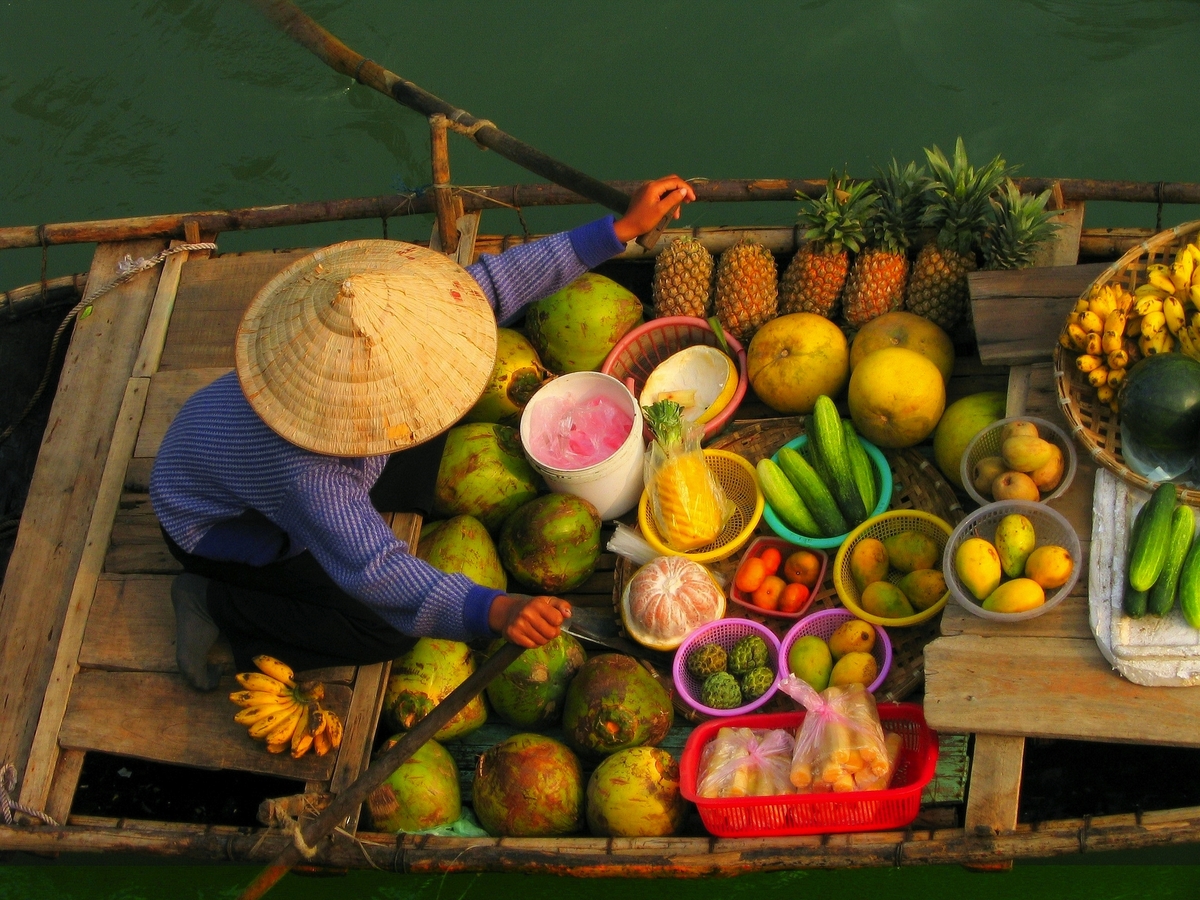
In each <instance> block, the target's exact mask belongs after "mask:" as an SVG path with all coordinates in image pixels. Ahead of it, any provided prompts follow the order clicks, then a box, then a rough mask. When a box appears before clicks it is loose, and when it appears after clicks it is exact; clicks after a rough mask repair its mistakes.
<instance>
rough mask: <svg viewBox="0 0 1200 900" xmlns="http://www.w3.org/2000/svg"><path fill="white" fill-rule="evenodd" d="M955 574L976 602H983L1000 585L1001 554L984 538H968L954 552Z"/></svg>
mask: <svg viewBox="0 0 1200 900" xmlns="http://www.w3.org/2000/svg"><path fill="white" fill-rule="evenodd" d="M954 572H955V574H957V575H958V580H959V581H961V582H962V583H963V586H964V587H966V589H967V590H968V591H970V592H971V593H972V594H973V595H974V596H975V599H976V600H982V599H984V598H985V597H987V596H988V595H989V594H991V593H992V591H994V590H996V587H997V585H999V584H1000V576H1001V574H1002V570H1001V566H1000V554H999V553H997V552H996V548H995V547H993V546H992V545H991V544H990V543H989V542H987V541H985V540H984V539H983V538H979V537H973V538H967V539H966V540H965V541H963V542H962V543H961V544H959V545H958V549H957V550H956V551H955V552H954Z"/></svg>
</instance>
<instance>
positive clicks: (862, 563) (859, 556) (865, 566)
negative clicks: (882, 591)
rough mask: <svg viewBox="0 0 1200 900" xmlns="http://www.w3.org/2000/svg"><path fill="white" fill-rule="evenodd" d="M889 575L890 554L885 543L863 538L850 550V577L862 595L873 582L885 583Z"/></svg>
mask: <svg viewBox="0 0 1200 900" xmlns="http://www.w3.org/2000/svg"><path fill="white" fill-rule="evenodd" d="M887 573H888V552H887V549H886V548H885V547H884V546H883V541H880V540H877V539H876V538H870V537H869V538H863V539H862V540H861V541H859V542H858V543H857V544H855V545H854V547H853V548H852V549H851V550H850V577H851V578H853V579H854V584H855V585H856V586H857V587H858V590H859V592H860V593H861V592H862V591H863V590H865V589H866V587H867V585H868V584H870V583H871V582H873V581H883V580H884V579H885V578H887Z"/></svg>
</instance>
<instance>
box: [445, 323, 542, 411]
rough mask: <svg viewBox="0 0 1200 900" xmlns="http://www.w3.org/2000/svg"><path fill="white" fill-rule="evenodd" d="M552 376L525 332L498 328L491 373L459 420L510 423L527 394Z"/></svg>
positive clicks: (531, 393)
mask: <svg viewBox="0 0 1200 900" xmlns="http://www.w3.org/2000/svg"><path fill="white" fill-rule="evenodd" d="M553 377H554V376H553V375H552V374H551V372H550V370H549V369H547V368H546V367H545V366H543V365H542V360H541V358H540V357H539V356H538V352H537V350H535V349H534V348H533V344H531V343H529V339H528V338H527V337H525V335H523V334H521V332H519V331H517V330H515V329H513V328H498V329H496V366H495V368H494V369H492V377H491V379H490V380H489V381H488V383H487V387H485V388H484V389H483V395H482V396H481V397H480V398H479V400H477V401H476V403H475V405H474V406H473V407H471V409H470V410H469V411H468V412H467V414H466V415H465V416H463V421H464V422H499V423H501V424H504V425H514V424H516V422H517V420H518V419H520V417H521V412H522V410H524V409H525V404H526V403H528V402H529V398H530V397H532V396H533V395H534V394H535V393H537V390H538V388H540V387H541V386H542V385H543V384H545V383H546V382H547V381H549V380H550V379H551V378H553Z"/></svg>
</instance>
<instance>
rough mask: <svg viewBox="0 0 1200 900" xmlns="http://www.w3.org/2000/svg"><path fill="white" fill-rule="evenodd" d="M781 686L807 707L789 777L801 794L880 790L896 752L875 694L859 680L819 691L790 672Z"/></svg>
mask: <svg viewBox="0 0 1200 900" xmlns="http://www.w3.org/2000/svg"><path fill="white" fill-rule="evenodd" d="M779 688H780V690H782V691H784V692H785V693H787V694H788V695H789V696H790V697H792V699H794V700H796V702H798V703H800V704H801V705H802V706H803V707H804V708H805V710H806V713H805V716H804V722H803V724H802V725H801V726H800V730H799V732H798V733H797V735H796V744H795V750H794V752H793V754H792V761H791V767H790V772H789V778H790V781H791V783H792V784H793V785H795V787H796V790H797V791H798V792H799V793H802V794H805V793H814V794H816V793H822V792H826V791H835V792H839V793H842V792H849V791H863V790H882V789H884V788H886V787H887V786H888V784H889V783H890V782H891V777H892V773H893V772H894V771H895V768H896V760H897V758H898V757H899V753H900V743H899V736H892V737H891V746H889V743H888V740H889V739H888V738H885V736H884V733H883V726H882V725H881V724H880V722H879V711H878V710H877V709H876V708H875V698H874V697H873V696H871V694H870V692H869V691H867V689H866V688H865V687H863V686H862V685H861V684H849V685H835V686H832V687H828V688H826V689H825V690H824V691H821V692H820V693H817V692H816V691H815V690H813V688H812V687H811V686H810V685H809V684H808V683H806V682H804V681H802V680H801V679H799V678H797V677H796V676H794V675H789V676H787V677H786V678H784V679H783V680H782V681H781V682H780V683H779Z"/></svg>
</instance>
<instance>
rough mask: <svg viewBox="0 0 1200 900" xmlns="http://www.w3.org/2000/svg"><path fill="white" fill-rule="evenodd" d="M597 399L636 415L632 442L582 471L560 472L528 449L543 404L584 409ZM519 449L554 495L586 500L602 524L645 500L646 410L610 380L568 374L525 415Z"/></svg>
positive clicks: (597, 375)
mask: <svg viewBox="0 0 1200 900" xmlns="http://www.w3.org/2000/svg"><path fill="white" fill-rule="evenodd" d="M596 396H602V397H605V398H606V399H610V400H612V401H614V402H615V403H617V404H618V405H619V406H621V407H623V408H624V409H626V410H627V411H628V412H630V413H631V414H632V415H633V427H632V428H631V429H630V431H629V437H627V438H626V439H625V443H623V444H622V445H621V446H620V447H618V448H617V450H616V451H615V452H614V453H613V454H612V455H611V456H609V457H608V458H607V459H604V460H602V461H600V462H598V463H595V464H594V465H591V466H586V467H584V468H582V469H559V468H555V467H554V466H550V465H547V464H546V463H544V462H542V461H541V460H539V459H538V458H537V457H536V456H534V455H533V453H531V452H530V449H529V448H530V447H532V446H533V441H532V435H531V434H530V423H532V422H533V420H534V414H536V410H537V407H538V406H539V405H540V404H543V403H546V402H548V401H551V400H555V399H558V398H562V397H571V398H573V399H574V401H575V402H576V403H579V404H582V403H585V402H586V401H588V400H590V399H592V398H593V397H596ZM531 413H532V414H531ZM521 444H522V446H523V447H524V448H525V456H526V458H527V459H528V460H529V463H530V465H532V466H533V467H534V469H536V470H537V471H538V472H540V473H541V475H542V477H543V478H544V479H546V484H547V486H549V488H550V490H552V491H553V492H554V493H556V494H574V495H575V496H576V497H582V498H583V499H585V500H587V501H588V502H590V503H591V504H592V505H593V506H595V507H596V509H597V511H599V513H600V518H601V519H615V518H617V517H618V516H622V515H624V514H625V513H627V512H629V511H630V510H631V509H633V508H634V507H635V506H636V505H637V502H638V500H639V499H641V496H642V465H643V458H644V456H645V453H646V446H645V444H644V443H643V442H642V410H641V407H639V406H638V403H637V400H635V399H634V396H633V394H631V393H630V392H629V388H627V387H625V385H623V384H621V382H619V381H618V380H617V379H615V378H613V377H612V376H611V375H605V374H603V373H601V372H570V373H568V374H566V375H560V376H559V377H558V378H555V379H554V380H553V381H551V382H549V383H548V384H545V385H543V386H542V387H541V388H539V389H538V392H537V393H536V394H534V395H533V397H532V398H531V399H530V401H529V402H528V403H527V404H526V405H525V410H524V412H523V413H522V414H521Z"/></svg>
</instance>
